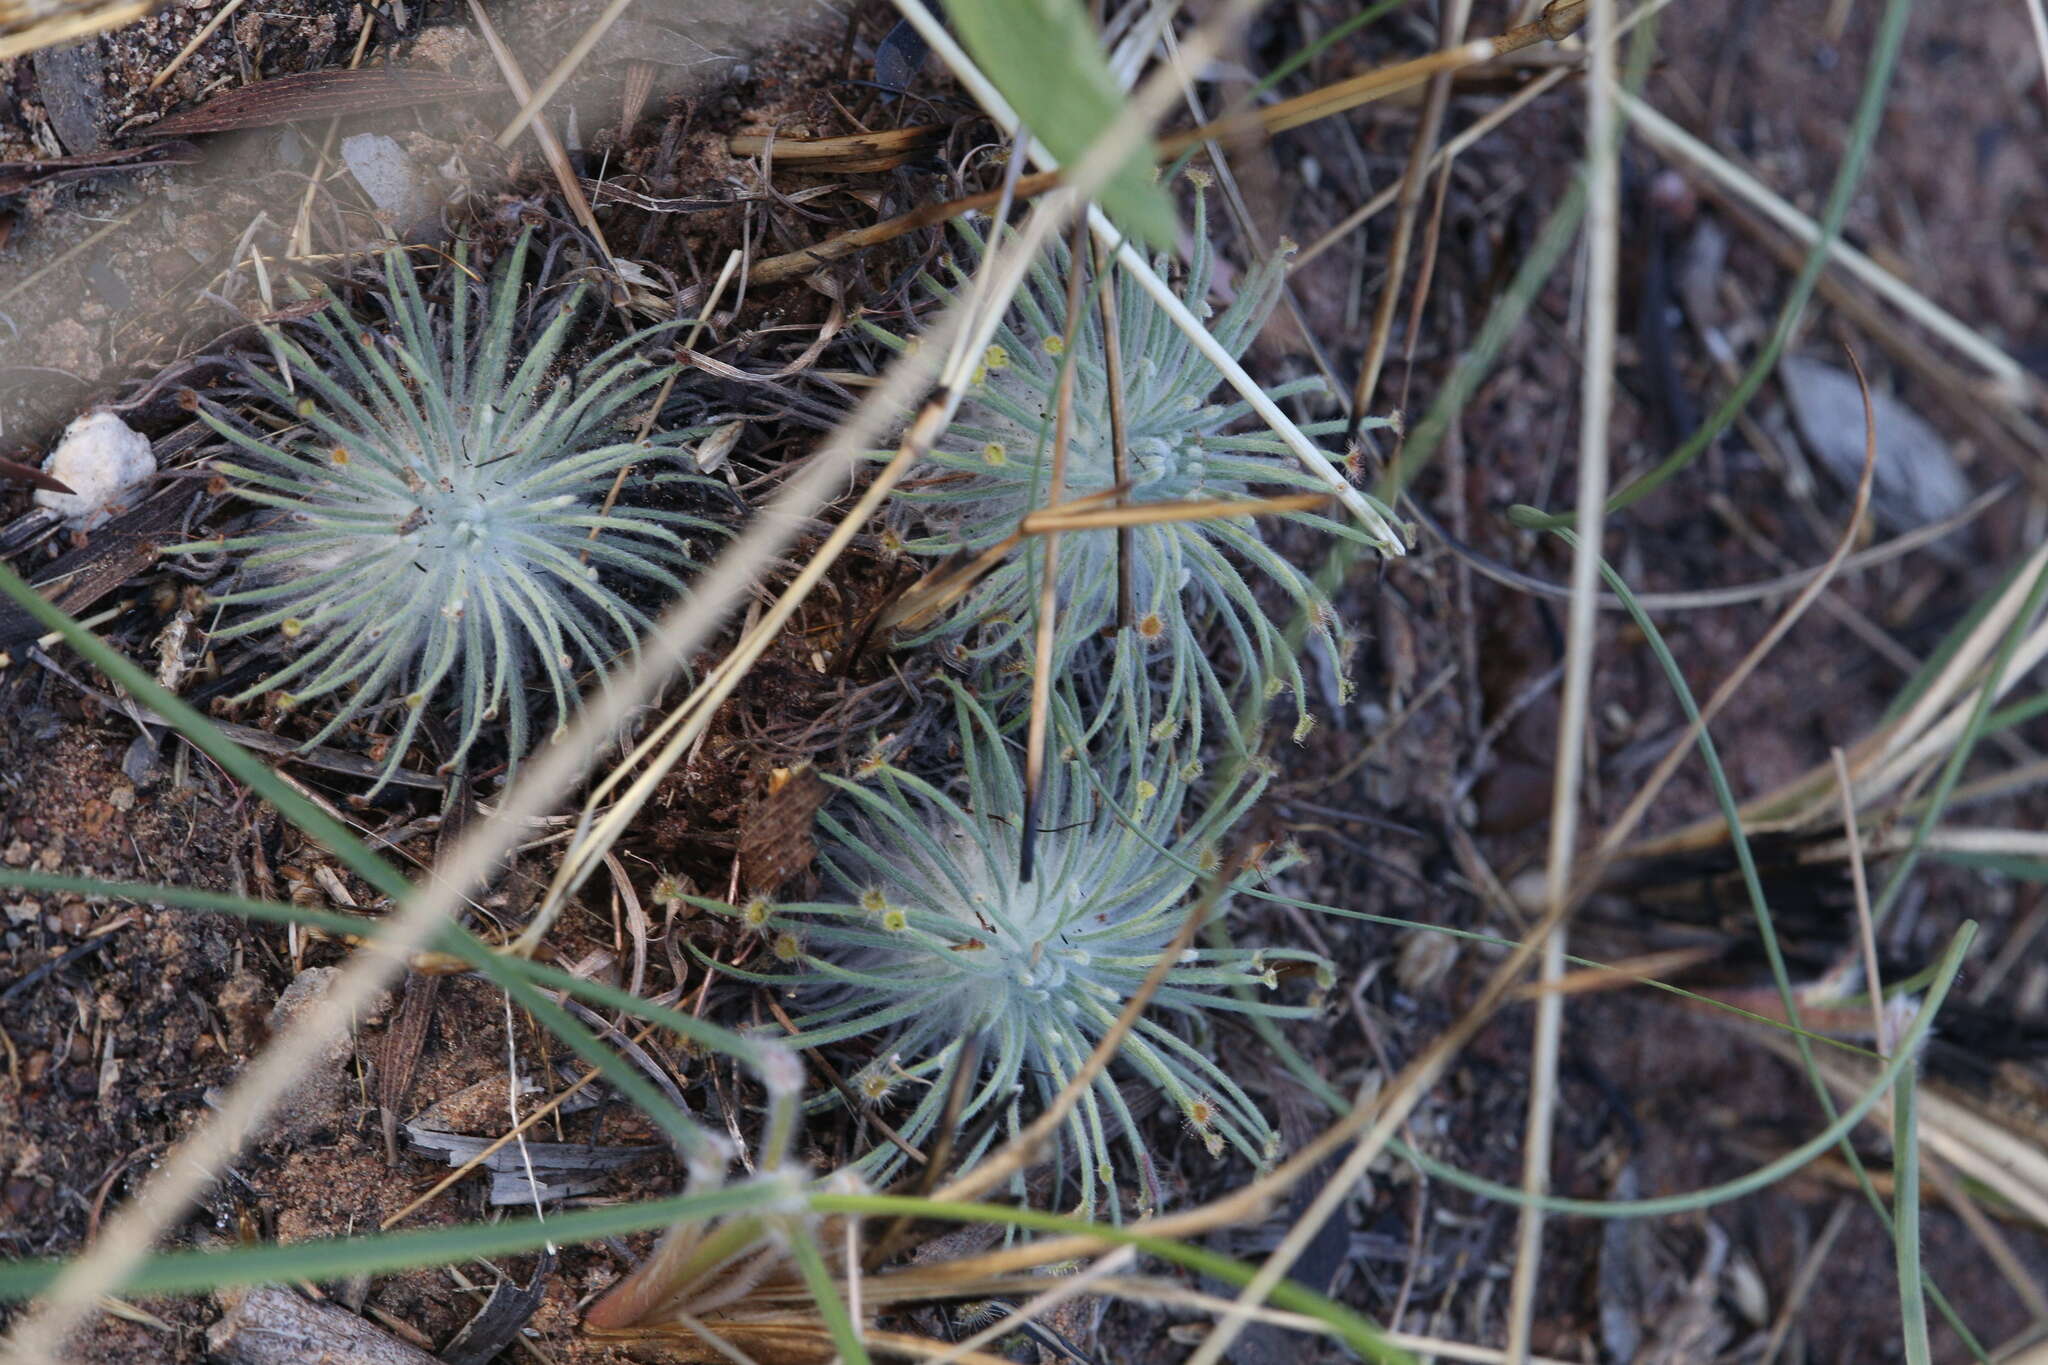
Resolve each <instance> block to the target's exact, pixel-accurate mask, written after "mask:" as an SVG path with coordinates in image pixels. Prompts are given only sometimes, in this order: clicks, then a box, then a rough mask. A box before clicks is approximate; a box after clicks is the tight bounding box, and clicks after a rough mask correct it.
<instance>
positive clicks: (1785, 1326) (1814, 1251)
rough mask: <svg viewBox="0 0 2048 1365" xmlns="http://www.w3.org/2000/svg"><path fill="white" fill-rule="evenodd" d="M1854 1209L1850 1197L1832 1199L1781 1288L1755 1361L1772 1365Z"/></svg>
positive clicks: (1763, 1364) (1764, 1364)
mask: <svg viewBox="0 0 2048 1365" xmlns="http://www.w3.org/2000/svg"><path fill="white" fill-rule="evenodd" d="M1855 1210H1856V1205H1855V1204H1854V1202H1852V1201H1850V1200H1847V1199H1841V1200H1837V1201H1836V1202H1835V1209H1834V1212H1832V1213H1830V1214H1829V1215H1828V1221H1827V1226H1825V1227H1823V1228H1822V1229H1821V1231H1820V1238H1819V1240H1818V1241H1816V1242H1815V1243H1814V1244H1813V1246H1812V1247H1811V1248H1809V1249H1808V1251H1807V1253H1806V1255H1805V1257H1803V1258H1802V1259H1801V1260H1800V1262H1799V1269H1798V1270H1797V1271H1795V1272H1793V1275H1792V1287H1791V1288H1790V1289H1788V1290H1787V1291H1786V1292H1785V1302H1784V1303H1782V1304H1780V1305H1779V1307H1778V1316H1777V1319H1776V1320H1775V1321H1774V1322H1772V1324H1771V1335H1770V1338H1769V1340H1768V1341H1766V1342H1765V1344H1764V1354H1763V1359H1762V1360H1761V1361H1760V1362H1759V1365H1776V1361H1777V1359H1778V1352H1780V1351H1782V1350H1784V1349H1785V1338H1786V1337H1788V1336H1790V1335H1791V1333H1792V1324H1793V1323H1794V1322H1796V1321H1797V1320H1798V1317H1799V1310H1800V1309H1801V1308H1802V1307H1803V1306H1804V1305H1805V1303H1806V1300H1807V1296H1808V1295H1810V1294H1812V1293H1813V1286H1814V1285H1815V1284H1816V1283H1817V1282H1818V1281H1819V1279H1820V1272H1821V1268H1822V1267H1823V1266H1825V1265H1826V1264H1827V1263H1828V1253H1829V1252H1831V1251H1833V1250H1834V1249H1835V1239H1836V1238H1837V1237H1840V1236H1841V1235H1842V1229H1843V1228H1844V1227H1846V1226H1847V1225H1848V1222H1849V1215H1850V1214H1851V1213H1853V1212H1855Z"/></svg>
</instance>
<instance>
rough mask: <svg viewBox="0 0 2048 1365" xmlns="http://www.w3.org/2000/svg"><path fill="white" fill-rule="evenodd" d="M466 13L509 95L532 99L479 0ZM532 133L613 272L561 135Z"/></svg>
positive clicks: (540, 125)
mask: <svg viewBox="0 0 2048 1365" xmlns="http://www.w3.org/2000/svg"><path fill="white" fill-rule="evenodd" d="M469 13H470V16H471V17H472V18H474V19H475V20H476V27H477V32H479V33H481V34H483V36H484V42H485V44H486V45H488V46H489V47H490V49H491V58H492V60H494V61H495V62H497V64H498V71H499V74H501V75H502V76H504V78H505V84H506V85H508V86H510V87H512V94H513V96H514V97H515V98H517V99H518V100H519V102H520V104H521V105H522V106H523V105H527V104H531V103H533V102H534V95H533V87H532V86H530V85H528V84H527V83H526V72H525V71H524V70H522V69H521V68H520V65H519V59H518V58H517V57H515V56H513V55H512V49H511V48H509V47H507V46H505V40H504V39H503V38H501V37H499V36H498V28H497V25H495V24H493V23H492V22H491V16H490V15H489V14H487V13H486V12H485V11H484V7H483V5H482V4H481V3H479V0H469ZM366 27H367V26H366ZM521 126H522V127H523V126H524V125H523V124H522V125H521ZM533 135H534V137H535V138H536V139H537V140H538V141H539V142H540V152H541V156H542V157H543V158H544V159H545V160H546V161H547V163H548V170H549V171H550V172H551V173H552V174H553V175H554V177H555V184H556V187H557V188H559V189H560V190H561V191H562V199H563V201H564V202H566V203H567V204H568V205H569V212H571V213H573V214H575V215H576V221H577V222H578V223H581V224H582V225H583V230H584V231H585V232H588V233H589V234H590V239H591V240H592V241H594V242H596V243H597V249H598V250H599V251H601V252H603V253H604V260H605V264H606V265H607V266H609V267H610V268H611V269H612V271H613V273H614V274H616V273H617V271H618V264H619V263H618V261H617V260H616V259H615V258H614V257H613V256H612V248H611V244H610V243H609V242H607V241H605V238H604V229H603V228H601V227H599V226H598V225H597V215H596V214H594V213H592V212H591V211H590V200H589V199H588V198H587V197H586V196H585V195H584V193H583V182H582V180H580V179H578V178H577V175H576V168H575V167H573V166H571V165H570V164H569V153H568V150H567V149H566V148H564V147H563V146H562V139H561V138H559V137H557V136H555V130H554V129H553V128H551V127H549V126H548V122H547V120H546V119H542V120H540V121H539V122H537V123H535V124H534V125H533ZM504 145H506V146H509V145H511V144H510V143H506V144H504Z"/></svg>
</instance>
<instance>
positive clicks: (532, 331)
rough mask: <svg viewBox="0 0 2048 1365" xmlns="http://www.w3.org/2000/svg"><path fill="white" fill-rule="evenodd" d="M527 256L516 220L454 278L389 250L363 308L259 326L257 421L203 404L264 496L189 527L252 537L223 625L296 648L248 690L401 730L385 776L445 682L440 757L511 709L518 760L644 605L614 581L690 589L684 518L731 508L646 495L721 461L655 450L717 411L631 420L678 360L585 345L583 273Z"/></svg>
mask: <svg viewBox="0 0 2048 1365" xmlns="http://www.w3.org/2000/svg"><path fill="white" fill-rule="evenodd" d="M527 255H528V238H527V237H526V236H522V237H521V238H520V240H519V242H518V244H517V245H516V246H515V247H513V248H512V249H511V250H510V251H508V252H506V253H505V255H504V258H503V259H502V260H501V261H500V262H499V264H498V267H497V269H496V271H495V273H494V275H493V277H492V279H491V280H490V282H489V283H488V284H486V283H484V282H482V281H480V280H478V279H476V278H475V276H474V273H473V272H472V271H471V270H470V268H469V265H468V253H467V251H466V249H465V248H464V247H462V246H458V247H457V248H456V251H455V254H454V257H453V263H452V265H450V266H447V267H445V272H444V273H445V276H446V283H447V286H448V287H447V289H446V291H445V293H446V299H445V301H442V300H440V299H434V300H430V299H429V297H428V296H427V294H426V293H424V292H423V291H422V289H421V287H420V284H419V282H418V281H417V279H416V278H415V274H414V267H413V264H412V262H411V261H410V260H409V259H408V258H407V256H406V255H405V253H404V252H402V251H397V250H393V251H390V252H387V253H386V255H385V257H384V260H383V283H384V289H383V291H382V292H381V293H379V294H376V295H374V296H373V301H374V307H373V308H372V309H370V310H369V312H368V315H366V316H359V317H351V316H348V315H346V314H342V313H340V310H338V309H337V308H335V307H332V306H330V307H328V308H325V309H322V310H320V311H318V312H315V313H313V314H311V315H310V316H309V317H307V318H306V319H305V320H304V321H303V322H300V323H297V324H294V325H292V326H289V327H283V328H278V327H272V328H267V329H266V333H265V339H266V341H267V342H268V346H269V356H270V361H269V363H265V362H264V361H263V360H257V359H251V360H245V361H244V362H243V363H242V365H241V378H242V380H243V382H244V385H245V388H246V397H247V399H248V400H249V401H250V406H251V408H252V409H253V413H254V415H253V419H252V420H251V421H250V422H244V421H241V420H236V419H233V418H231V417H230V416H228V415H227V414H226V413H224V412H223V411H221V410H219V409H217V408H216V407H215V405H214V404H212V403H210V402H209V403H207V404H204V405H202V407H201V409H200V416H201V417H202V418H203V419H204V420H205V421H206V422H207V423H208V424H209V425H210V426H212V427H213V429H214V430H215V431H217V432H219V433H220V434H221V435H222V436H224V437H225V438H226V439H227V440H228V441H229V442H231V443H232V445H233V446H234V448H235V454H234V455H233V456H232V457H228V458H223V459H220V460H218V461H216V467H217V468H218V469H219V470H220V472H221V473H223V474H225V475H226V476H228V477H229V478H230V479H232V480H233V481H234V484H235V490H236V493H237V494H238V496H240V497H241V498H242V499H244V500H246V501H248V502H251V503H255V504H258V505H259V507H260V508H262V509H265V510H260V511H258V512H257V513H256V514H255V515H254V517H253V518H252V519H251V523H250V527H249V528H248V529H246V530H245V531H244V532H243V533H241V534H237V535H231V536H229V537H227V538H226V539H224V540H213V541H207V542H203V543H200V544H196V545H186V546H182V547H179V548H182V549H184V550H187V551H211V550H217V549H224V550H228V551H232V552H236V553H238V554H240V555H242V556H243V558H242V560H241V563H240V566H239V570H238V572H237V574H236V576H235V578H234V580H233V583H232V585H231V587H230V590H229V591H226V592H223V593H220V594H219V595H218V596H217V597H216V598H215V599H214V600H215V602H216V603H217V604H218V606H219V607H220V608H221V610H222V612H223V614H224V618H225V622H226V624H224V625H222V626H220V627H219V628H217V629H216V630H215V631H214V632H213V638H215V639H216V640H221V639H232V638H236V637H243V636H253V635H260V634H263V633H275V635H277V636H279V637H281V638H282V641H283V644H284V646H285V649H286V652H287V659H286V662H284V663H283V665H282V666H281V667H279V668H277V669H276V670H275V671H274V672H271V673H270V674H269V675H268V676H266V677H264V678H263V679H262V680H261V681H260V682H258V683H256V684H255V685H253V686H251V687H250V688H248V689H247V690H246V691H244V692H243V693H242V694H241V695H240V696H239V697H237V698H235V700H237V701H245V700H248V699H250V698H253V697H255V696H258V695H261V694H263V693H266V692H270V693H276V694H278V700H279V701H280V702H281V703H282V704H283V705H285V706H289V707H297V706H306V705H309V704H313V703H325V704H327V705H328V706H329V708H330V709H331V711H332V715H331V716H330V717H329V718H328V719H327V720H326V723H325V724H324V725H323V726H322V727H321V728H320V730H319V731H318V732H317V733H316V734H314V735H313V736H312V738H311V739H309V740H308V741H307V746H308V747H310V746H312V745H315V744H320V743H323V742H325V741H326V740H327V739H329V738H330V737H331V736H333V735H334V734H335V733H336V731H338V730H340V729H341V728H342V727H343V726H345V725H347V724H349V722H351V721H353V720H356V719H358V718H367V719H370V720H372V721H373V722H375V723H379V724H382V725H385V726H387V727H388V728H389V730H395V733H391V734H388V753H387V754H386V755H385V756H384V757H383V768H382V772H381V774H380V777H379V779H378V783H377V785H378V786H379V787H381V786H382V785H383V784H384V783H385V782H387V781H389V780H390V777H391V774H392V772H393V771H394V770H395V769H396V768H397V766H398V764H399V762H400V760H401V758H402V757H403V756H404V754H405V752H406V750H407V748H408V746H409V745H410V744H411V743H412V741H413V739H414V737H415V735H416V733H417V731H418V729H419V727H420V725H421V722H422V719H423V718H424V717H425V715H426V714H427V711H428V708H429V707H430V705H436V704H445V705H446V706H447V707H448V708H449V709H450V711H451V712H452V713H453V721H454V724H453V735H454V741H453V747H452V748H451V749H450V751H449V752H448V753H447V754H446V756H445V758H444V761H443V764H442V766H443V768H444V769H445V770H452V769H454V768H455V767H457V766H458V765H460V764H461V763H462V762H463V761H464V759H465V758H466V757H467V756H468V755H469V753H470V751H471V749H472V748H473V747H474V746H475V745H476V744H477V742H478V740H479V739H480V738H481V737H482V736H483V735H484V733H485V730H486V727H488V726H491V725H493V724H494V723H496V722H499V721H502V722H503V724H504V727H505V735H506V743H507V746H508V761H509V762H511V763H514V764H516V763H517V761H518V759H519V757H520V755H521V754H522V753H524V752H525V751H526V750H527V748H528V746H529V743H530V741H531V738H532V736H533V733H534V729H535V719H536V716H537V715H546V716H549V717H552V718H556V719H559V718H561V717H563V716H566V715H567V714H568V712H569V711H570V710H571V709H572V708H573V707H574V706H575V704H576V702H577V699H578V694H579V688H578V683H577V678H578V675H579V674H581V673H583V672H585V671H588V672H590V673H592V674H595V675H596V676H597V677H598V679H600V681H601V680H602V679H603V678H604V676H605V674H606V672H607V670H608V669H609V667H610V666H611V665H612V663H613V662H614V661H615V660H616V659H617V658H618V656H619V655H620V654H621V653H622V652H623V651H626V650H630V649H631V648H633V647H634V645H635V644H636V642H637V641H638V639H639V637H640V635H641V633H642V632H643V631H644V630H645V629H646V628H647V627H648V624H649V621H648V617H647V616H646V614H645V613H644V612H643V611H641V610H640V609H639V608H638V607H636V606H635V605H634V604H633V603H632V602H631V601H629V600H628V599H627V597H625V596H624V595H622V592H621V587H622V586H623V585H625V584H627V583H629V582H633V581H636V580H637V581H639V582H642V583H645V584H650V585H658V587H659V588H661V589H665V590H667V591H668V592H671V593H679V592H681V591H683V589H684V583H683V579H682V577H681V574H682V573H683V572H685V571H687V570H688V569H690V568H692V567H694V564H695V561H694V556H693V549H694V545H693V542H692V540H691V538H690V537H691V536H692V535H693V534H702V533H710V532H715V531H716V530H717V529H718V528H717V526H716V525H715V524H714V523H713V522H711V521H710V520H708V519H706V518H704V517H702V516H699V515H696V514H694V513H691V512H685V511H678V510H673V509H671V508H666V507H650V506H642V505H637V503H638V502H639V500H640V499H643V498H646V497H648V496H649V494H650V490H654V496H656V497H659V498H664V499H671V498H672V495H671V494H670V493H668V492H666V491H663V490H665V488H666V487H667V486H672V485H675V484H678V483H692V484H699V485H705V484H708V483H709V481H708V480H704V479H702V478H700V477H698V476H695V475H691V474H684V473H679V472H671V471H666V470H662V469H661V468H660V466H661V465H662V464H663V463H666V462H669V461H670V459H671V457H672V456H673V455H674V454H675V453H676V452H677V450H678V448H679V447H680V446H681V445H682V444H683V443H684V442H685V441H686V440H688V439H691V438H692V437H694V436H697V435H700V434H701V432H697V431H692V430H674V431H655V432H650V433H649V434H648V435H647V436H645V437H644V438H641V437H638V436H637V435H636V427H637V426H638V424H639V423H640V422H641V420H642V418H643V416H644V414H645V413H646V410H647V408H648V406H649V405H650V404H651V403H653V402H654V401H656V400H655V395H656V391H657V390H658V389H659V388H660V387H661V385H662V384H663V382H664V381H665V380H666V379H668V378H669V377H670V376H671V375H672V373H673V370H672V368H669V367H664V366H662V365H658V364H656V363H654V362H652V361H650V360H648V359H646V358H644V357H643V355H642V354H641V352H642V351H643V350H644V349H645V347H646V344H647V342H648V340H649V337H650V333H648V332H641V333H638V334H636V335H634V336H630V337H627V338H626V339H624V340H622V341H619V342H618V343H616V344H614V345H612V346H610V347H608V348H606V349H605V350H603V351H601V352H599V353H598V354H597V355H596V356H594V357H593V358H592V359H590V360H589V361H587V362H585V363H583V364H581V365H578V366H575V367H574V368H573V369H570V368H568V367H567V364H566V362H565V361H564V356H563V352H564V348H565V344H566V343H567V341H568V339H569V336H570V332H571V329H572V328H573V327H574V326H575V325H576V323H577V321H578V319H579V318H581V317H584V316H585V314H584V310H583V308H582V303H583V297H584V293H583V290H582V288H581V287H580V286H577V287H572V288H566V289H565V288H559V287H550V288H542V287H535V288H534V289H532V290H530V291H529V290H523V289H522V282H523V278H524V274H525V268H526V261H527ZM628 465H643V466H646V467H645V468H642V469H640V470H637V471H636V472H635V474H634V476H633V479H632V481H631V487H632V493H633V498H634V503H635V505H628V504H626V503H620V504H618V505H613V506H609V507H608V506H607V505H606V504H607V502H608V500H609V498H610V495H611V493H612V491H613V486H614V483H615V481H616V479H617V477H618V474H619V472H620V471H621V470H622V469H624V468H625V467H626V466H628ZM530 688H531V689H533V690H535V691H538V692H539V693H540V694H541V695H540V696H539V697H538V698H536V697H534V696H530V695H529V689H530ZM394 712H395V714H396V720H395V722H394V720H393V719H392V716H391V713H394Z"/></svg>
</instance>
